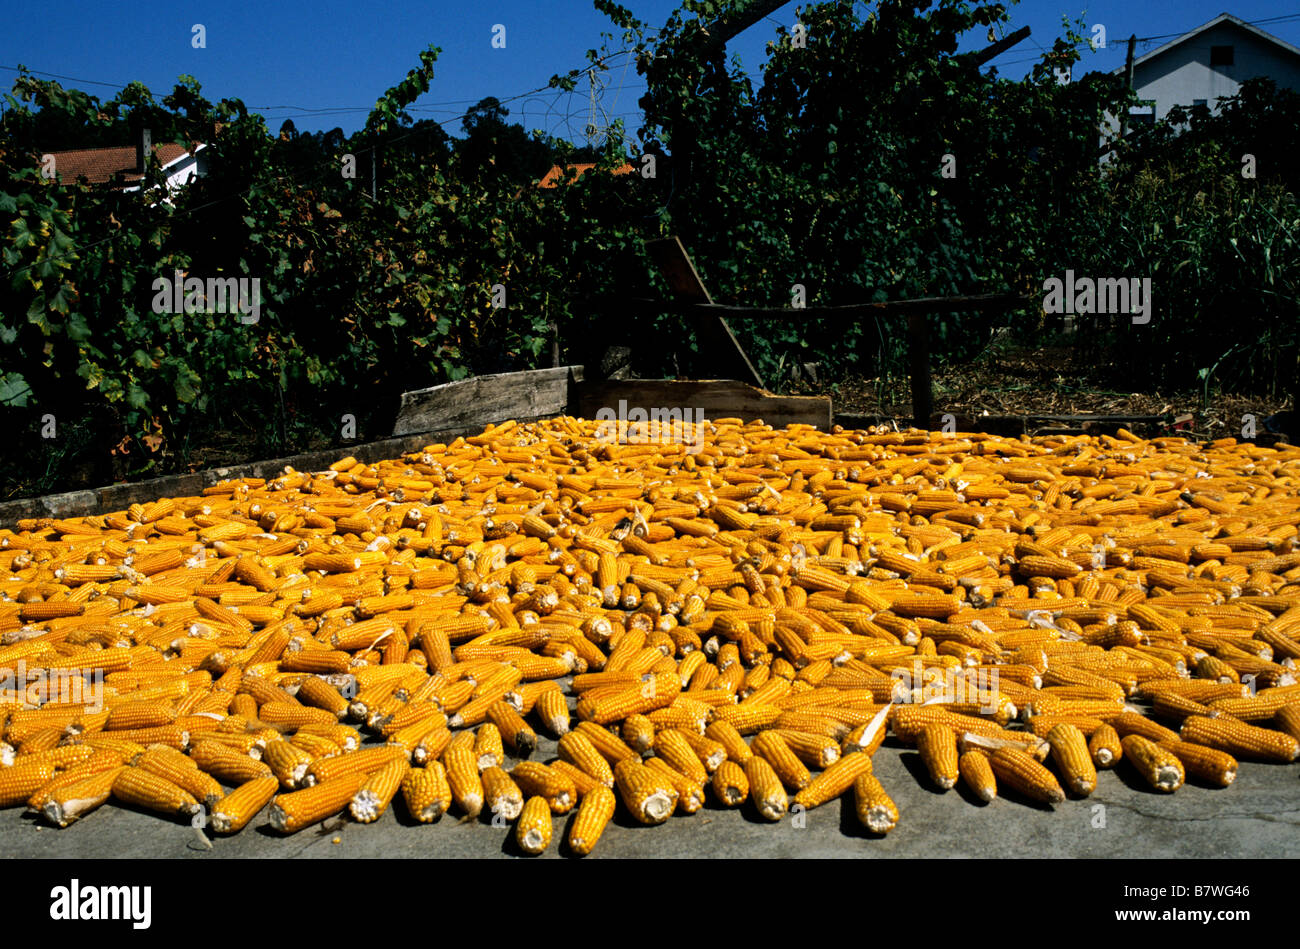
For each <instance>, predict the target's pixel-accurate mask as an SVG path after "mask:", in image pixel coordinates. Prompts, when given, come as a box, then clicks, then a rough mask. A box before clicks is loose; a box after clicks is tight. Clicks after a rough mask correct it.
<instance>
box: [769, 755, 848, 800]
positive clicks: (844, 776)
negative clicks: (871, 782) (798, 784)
mask: <svg viewBox="0 0 1300 949" xmlns="http://www.w3.org/2000/svg"><path fill="white" fill-rule="evenodd" d="M870 771H871V756H870V755H868V754H864V753H863V752H860V751H858V752H854V753H853V754H850V755H845V756H844V757H843V758H841V759H840V760H839V761H837V762H835V763H834V764H833V765H831V766H830V767H829V768H827V769H826V770H825V771H823V772H822V773H821V774H819V775H817V777H815V778H813V779H812V780H811V781H810V782H808V785H807V786H806V787H805V788H804V789H803V790H801V791H799V792H798V793H797V794H796V795H795V796H794V802H795V803H796V804H802V805H803V806H804V807H806V808H809V809H811V808H814V807H820V806H821V805H822V804H825V803H826V802H827V801H831V800H834V799H835V798H837V797H839V796H840V795H841V794H843V793H844V792H845V791H847V790H848V789H849V788H851V787H852V786H853V782H854V781H856V780H857V778H858V775H860V774H866V773H868V772H870ZM778 773H779V772H778Z"/></svg>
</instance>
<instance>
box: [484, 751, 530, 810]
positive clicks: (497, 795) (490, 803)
mask: <svg viewBox="0 0 1300 949" xmlns="http://www.w3.org/2000/svg"><path fill="white" fill-rule="evenodd" d="M481 778H482V781H483V800H484V803H485V804H487V808H488V810H489V811H491V812H492V813H493V814H494V815H496V816H499V817H503V818H505V819H506V820H514V819H515V818H516V817H518V816H519V812H520V811H521V810H523V807H524V795H523V792H522V791H520V790H519V785H517V784H515V782H514V781H513V780H512V779H511V777H510V775H508V774H506V773H505V772H504V771H502V770H501V769H500V768H499V767H497V766H496V765H492V766H491V767H488V768H485V769H484V770H483V774H482V775H481Z"/></svg>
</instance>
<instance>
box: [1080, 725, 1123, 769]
mask: <svg viewBox="0 0 1300 949" xmlns="http://www.w3.org/2000/svg"><path fill="white" fill-rule="evenodd" d="M1088 753H1089V754H1090V755H1091V756H1092V763H1093V764H1094V765H1095V766H1096V767H1098V768H1113V767H1115V763H1116V762H1117V761H1119V759H1120V758H1122V757H1123V756H1124V747H1123V745H1122V744H1121V743H1120V738H1119V732H1117V731H1115V729H1114V727H1113V726H1111V725H1109V724H1107V723H1105V722H1103V723H1102V724H1101V725H1099V726H1098V727H1097V729H1096V730H1095V731H1094V732H1093V733H1092V737H1091V738H1089V739H1088Z"/></svg>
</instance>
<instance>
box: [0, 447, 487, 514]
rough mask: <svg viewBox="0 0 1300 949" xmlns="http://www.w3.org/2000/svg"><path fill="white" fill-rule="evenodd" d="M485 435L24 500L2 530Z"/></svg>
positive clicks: (317, 454) (292, 458)
mask: <svg viewBox="0 0 1300 949" xmlns="http://www.w3.org/2000/svg"><path fill="white" fill-rule="evenodd" d="M481 430H482V426H475V427H472V428H462V429H453V430H450V431H441V432H424V433H420V434H414V435H405V436H403V437H401V438H385V439H382V440H381V441H374V442H364V443H362V444H358V445H341V446H339V447H338V448H326V449H321V450H319V451H309V452H304V453H302V454H298V455H286V456H285V457H283V458H269V459H266V460H263V461H251V462H247V463H246V464H240V465H230V466H228V467H224V468H209V469H207V470H205V471H196V472H193V473H191V474H177V475H166V476H164V477H161V478H150V479H149V480H147V481H135V482H132V483H130V484H109V485H104V486H103V487H99V488H89V489H87V490H84V491H70V492H68V493H66V494H47V495H45V496H44V497H39V498H20V499H18V500H16V501H7V502H5V503H3V504H0V528H5V527H7V528H10V529H12V528H13V527H14V526H15V525H16V524H17V523H18V521H21V520H27V519H36V518H45V517H54V518H64V517H87V516H89V515H92V514H108V513H112V512H113V511H124V510H126V509H127V508H128V507H130V506H131V505H132V504H143V503H145V502H147V501H156V500H157V499H158V498H161V497H194V496H196V495H199V494H201V493H202V492H203V489H204V488H206V487H209V486H211V485H214V484H216V483H217V482H219V481H228V480H232V479H236V478H273V477H275V476H276V475H278V474H279V473H280V472H281V471H283V470H284V469H285V467H291V468H295V469H297V470H299V471H320V470H323V469H325V468H328V467H329V466H330V465H332V464H333V463H334V462H336V461H338V460H339V459H340V458H346V457H348V456H349V455H351V456H352V457H354V458H356V459H357V460H358V461H364V462H366V463H370V462H373V461H379V460H381V459H384V458H394V457H396V456H398V455H401V454H404V453H406V452H411V451H416V450H418V449H420V448H423V447H424V446H425V445H434V444H438V443H440V442H446V441H451V440H453V439H455V438H457V437H459V436H461V435H472V434H477V433H478V432H479V431H481Z"/></svg>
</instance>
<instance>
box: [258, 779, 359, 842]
mask: <svg viewBox="0 0 1300 949" xmlns="http://www.w3.org/2000/svg"><path fill="white" fill-rule="evenodd" d="M369 777H370V776H369V775H368V774H364V773H358V772H353V773H351V774H345V775H343V776H341V777H337V778H332V779H330V780H328V781H323V782H321V783H320V784H315V785H313V786H312V787H309V788H304V789H303V790H301V791H291V792H289V793H288V794H280V795H277V796H276V798H275V800H273V801H272V802H271V810H270V813H269V816H270V821H271V827H272V828H274V829H275V830H278V831H280V832H281V833H284V834H294V833H297V832H298V831H300V830H302V829H303V828H304V827H307V826H309V825H311V824H315V823H318V822H320V821H323V820H328V819H329V818H331V817H333V816H334V815H336V814H338V813H340V812H341V811H342V810H343V809H344V808H346V807H347V806H348V805H349V804H351V803H352V798H353V797H354V796H355V795H356V793H357V792H358V791H360V790H361V788H362V786H363V785H364V784H365V783H366V781H368V780H369Z"/></svg>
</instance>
